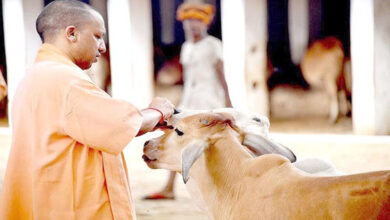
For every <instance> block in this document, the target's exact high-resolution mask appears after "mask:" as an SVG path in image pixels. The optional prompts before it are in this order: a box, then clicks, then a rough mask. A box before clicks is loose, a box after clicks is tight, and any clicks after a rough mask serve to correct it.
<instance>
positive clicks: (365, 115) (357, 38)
mask: <svg viewBox="0 0 390 220" xmlns="http://www.w3.org/2000/svg"><path fill="white" fill-rule="evenodd" d="M351 58H352V59H351V62H352V74H353V75H352V102H353V108H352V112H353V128H354V131H355V133H357V134H375V94H374V8H373V1H372V0H352V1H351Z"/></svg>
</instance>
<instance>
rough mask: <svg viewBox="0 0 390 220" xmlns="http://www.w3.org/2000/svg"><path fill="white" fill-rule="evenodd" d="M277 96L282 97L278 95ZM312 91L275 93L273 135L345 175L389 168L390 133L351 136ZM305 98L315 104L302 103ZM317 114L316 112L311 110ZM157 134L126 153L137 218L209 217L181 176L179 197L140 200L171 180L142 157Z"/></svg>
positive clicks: (0, 164)
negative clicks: (328, 117)
mask: <svg viewBox="0 0 390 220" xmlns="http://www.w3.org/2000/svg"><path fill="white" fill-rule="evenodd" d="M180 89H181V88H180V87H175V88H174V89H173V90H172V91H174V92H169V91H165V90H159V92H160V93H159V95H160V96H169V94H172V93H175V94H180ZM275 94H276V97H279V98H275ZM277 94H280V95H277ZM287 94H290V95H287ZM311 94H312V95H310V93H308V94H306V93H302V91H291V90H289V89H287V90H286V89H281V90H276V92H273V94H272V95H273V97H274V98H273V100H274V101H273V102H272V106H273V108H275V109H276V110H277V111H276V112H275V111H273V114H274V115H279V116H281V117H276V118H273V119H272V120H271V128H270V129H271V137H272V138H273V139H274V140H275V141H278V142H280V143H282V144H283V145H285V146H288V147H289V148H291V149H292V150H293V151H294V152H295V154H296V155H297V157H298V159H303V158H306V157H320V158H323V159H327V160H329V161H331V162H332V163H334V165H335V166H336V168H337V169H339V170H340V171H343V172H345V173H358V172H367V171H373V170H381V169H390V160H389V158H390V136H375V137H373V136H355V135H353V134H352V122H351V119H350V118H342V119H341V120H340V121H339V122H338V123H337V124H335V125H332V124H329V123H328V122H327V120H326V117H324V114H326V108H324V107H323V106H322V104H323V101H324V99H323V96H321V95H319V94H318V93H311ZM172 99H173V102H174V103H177V102H178V100H179V99H178V96H177V95H176V96H173V98H172ZM303 99H305V100H306V101H307V100H311V102H310V101H309V102H303V101H302V100H303ZM287 100H289V101H290V102H287ZM316 100H321V101H320V102H321V103H322V104H321V105H316V104H315V103H316V102H318V101H316ZM308 103H312V104H308ZM313 103H314V104H313ZM275 109H274V110H275ZM304 111H306V113H307V115H310V116H315V117H309V118H305V117H301V116H302V113H304ZM286 112H290V113H289V114H290V115H287V116H289V117H290V119H288V117H286ZM318 112H319V114H317V115H315V114H312V113H318ZM321 115H322V116H321ZM295 116H296V117H295ZM291 118H292V119H291ZM158 135H160V133H159V132H154V133H151V134H147V135H144V136H142V137H138V138H136V139H135V140H134V141H133V142H132V143H131V144H130V145H129V146H128V147H127V148H126V149H125V151H124V153H125V156H126V159H127V163H128V166H129V174H130V181H131V184H132V190H133V196H134V198H135V201H136V212H137V216H138V219H140V220H157V219H158V220H168V219H175V220H181V219H186V220H187V219H189V220H191V219H194V220H195V219H196V220H198V219H199V220H203V219H207V218H206V215H205V214H204V213H202V212H201V211H200V210H199V209H198V208H197V207H196V206H195V205H194V203H193V202H192V201H191V199H190V198H189V195H188V193H187V192H186V189H185V185H184V184H183V183H182V181H181V178H179V177H180V175H179V177H178V178H177V179H176V187H175V190H176V194H177V199H176V200H171V201H144V200H142V199H141V198H142V196H144V195H146V194H147V193H150V192H154V191H156V190H158V189H160V188H161V187H162V186H163V184H164V183H165V181H166V179H167V174H168V172H167V171H165V170H151V169H149V168H148V167H147V166H146V165H145V163H144V162H143V160H142V159H141V156H142V146H143V143H144V141H146V140H148V139H150V138H152V137H155V136H158ZM10 142H11V134H10V131H9V129H0V183H1V181H2V179H3V176H4V171H5V166H6V161H7V158H8V153H9V147H10Z"/></svg>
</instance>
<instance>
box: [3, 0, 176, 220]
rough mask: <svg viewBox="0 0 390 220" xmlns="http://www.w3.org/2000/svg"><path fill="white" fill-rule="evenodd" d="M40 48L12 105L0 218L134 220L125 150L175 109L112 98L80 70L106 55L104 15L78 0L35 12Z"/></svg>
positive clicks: (165, 102) (66, 0)
mask: <svg viewBox="0 0 390 220" xmlns="http://www.w3.org/2000/svg"><path fill="white" fill-rule="evenodd" d="M36 25H37V31H38V33H39V35H40V36H41V38H42V41H43V45H42V47H41V48H40V49H39V51H38V55H37V57H36V61H35V64H34V65H33V67H32V68H31V69H30V70H29V71H28V73H27V74H26V75H25V77H24V79H23V80H22V81H21V83H20V84H19V86H18V89H17V91H16V94H15V98H14V100H13V105H12V120H11V121H12V145H11V152H10V156H9V160H8V165H7V170H6V175H5V179H4V184H3V189H2V194H1V196H0V219H23V220H24V219H40V220H41V219H66V220H70V219H135V211H134V203H133V201H132V197H131V191H130V186H129V179H128V176H127V170H126V163H125V160H124V157H123V154H122V150H123V148H124V147H125V146H126V145H127V144H128V143H129V142H130V141H131V140H132V139H133V138H134V137H135V136H137V135H140V134H143V133H145V132H148V131H152V130H154V128H155V127H156V125H157V124H158V123H159V122H161V119H163V118H164V117H170V116H171V115H172V114H173V105H172V104H171V103H170V102H169V101H168V100H166V99H163V98H155V99H153V100H152V102H151V104H150V105H149V108H147V109H145V110H142V111H140V110H138V109H137V108H136V107H135V106H133V105H132V104H130V103H128V102H125V101H121V100H116V99H113V98H111V97H110V96H109V95H108V94H106V93H105V92H104V91H103V90H101V89H99V88H98V87H97V86H96V85H95V84H93V83H92V81H91V80H90V78H88V76H87V75H86V73H85V72H84V71H83V70H85V69H88V68H90V66H91V65H92V63H93V62H96V59H97V57H99V56H100V54H101V53H104V52H105V44H104V41H103V38H102V37H103V35H104V33H105V28H104V21H103V19H102V17H101V16H100V15H99V14H98V13H97V12H96V11H95V10H94V9H92V8H91V7H90V6H88V5H86V4H84V3H82V2H79V1H75V0H62V1H54V2H52V3H50V4H49V5H47V6H46V7H45V8H44V9H43V11H42V12H41V13H40V15H39V17H38V19H37V22H36Z"/></svg>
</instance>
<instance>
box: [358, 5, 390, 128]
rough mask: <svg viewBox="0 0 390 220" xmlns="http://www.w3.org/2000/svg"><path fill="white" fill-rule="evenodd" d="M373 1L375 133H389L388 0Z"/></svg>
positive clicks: (389, 48) (389, 15)
mask: <svg viewBox="0 0 390 220" xmlns="http://www.w3.org/2000/svg"><path fill="white" fill-rule="evenodd" d="M373 3H374V88H375V90H374V94H375V134H379V135H390V62H389V61H390V22H389V21H390V1H388V0H375V1H373ZM355 97H356V96H355ZM356 99H357V98H356ZM354 100H355V99H354Z"/></svg>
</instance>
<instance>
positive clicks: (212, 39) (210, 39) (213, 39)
mask: <svg viewBox="0 0 390 220" xmlns="http://www.w3.org/2000/svg"><path fill="white" fill-rule="evenodd" d="M205 40H206V41H207V42H210V43H213V44H222V41H221V40H220V39H219V38H216V37H214V36H212V35H209V36H207V37H206V38H205Z"/></svg>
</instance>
